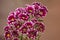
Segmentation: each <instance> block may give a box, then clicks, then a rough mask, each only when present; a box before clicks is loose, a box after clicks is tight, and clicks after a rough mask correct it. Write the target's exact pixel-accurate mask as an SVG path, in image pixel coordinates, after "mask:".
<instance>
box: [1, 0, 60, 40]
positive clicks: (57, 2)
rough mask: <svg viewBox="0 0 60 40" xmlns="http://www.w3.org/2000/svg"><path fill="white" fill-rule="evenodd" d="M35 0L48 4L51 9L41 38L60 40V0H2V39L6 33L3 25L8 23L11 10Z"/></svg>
mask: <svg viewBox="0 0 60 40" xmlns="http://www.w3.org/2000/svg"><path fill="white" fill-rule="evenodd" d="M34 1H38V2H41V3H42V4H44V5H46V6H47V8H48V11H49V12H48V15H47V16H46V17H45V18H44V22H45V25H46V30H45V32H44V33H43V35H42V36H41V40H60V0H0V40H2V39H1V38H2V36H3V33H4V31H3V27H4V26H6V25H7V24H6V23H7V16H8V14H9V12H10V11H11V10H14V9H16V8H17V7H22V6H23V7H24V6H25V4H27V3H28V4H31V3H33V2H34Z"/></svg>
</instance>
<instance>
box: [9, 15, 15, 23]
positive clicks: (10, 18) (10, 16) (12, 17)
mask: <svg viewBox="0 0 60 40" xmlns="http://www.w3.org/2000/svg"><path fill="white" fill-rule="evenodd" d="M15 21H16V20H15V17H14V15H12V14H11V15H9V16H8V22H9V23H11V22H15Z"/></svg>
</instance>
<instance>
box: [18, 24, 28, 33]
mask: <svg viewBox="0 0 60 40" xmlns="http://www.w3.org/2000/svg"><path fill="white" fill-rule="evenodd" d="M27 30H28V29H27V27H25V26H24V25H23V26H22V27H21V28H20V29H19V31H20V32H21V33H23V34H26V33H27Z"/></svg>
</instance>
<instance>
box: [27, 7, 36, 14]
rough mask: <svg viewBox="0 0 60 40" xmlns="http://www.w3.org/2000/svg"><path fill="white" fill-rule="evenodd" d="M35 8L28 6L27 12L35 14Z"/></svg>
mask: <svg viewBox="0 0 60 40" xmlns="http://www.w3.org/2000/svg"><path fill="white" fill-rule="evenodd" d="M34 10H35V9H34V7H33V6H27V7H26V12H28V13H34Z"/></svg>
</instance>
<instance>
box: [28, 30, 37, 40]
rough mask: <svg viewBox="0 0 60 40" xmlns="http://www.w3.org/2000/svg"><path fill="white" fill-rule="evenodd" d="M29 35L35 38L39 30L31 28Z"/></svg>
mask: <svg viewBox="0 0 60 40" xmlns="http://www.w3.org/2000/svg"><path fill="white" fill-rule="evenodd" d="M27 35H28V37H29V38H32V39H34V38H36V36H37V31H36V30H34V29H31V30H29V31H28V34H27Z"/></svg>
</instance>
